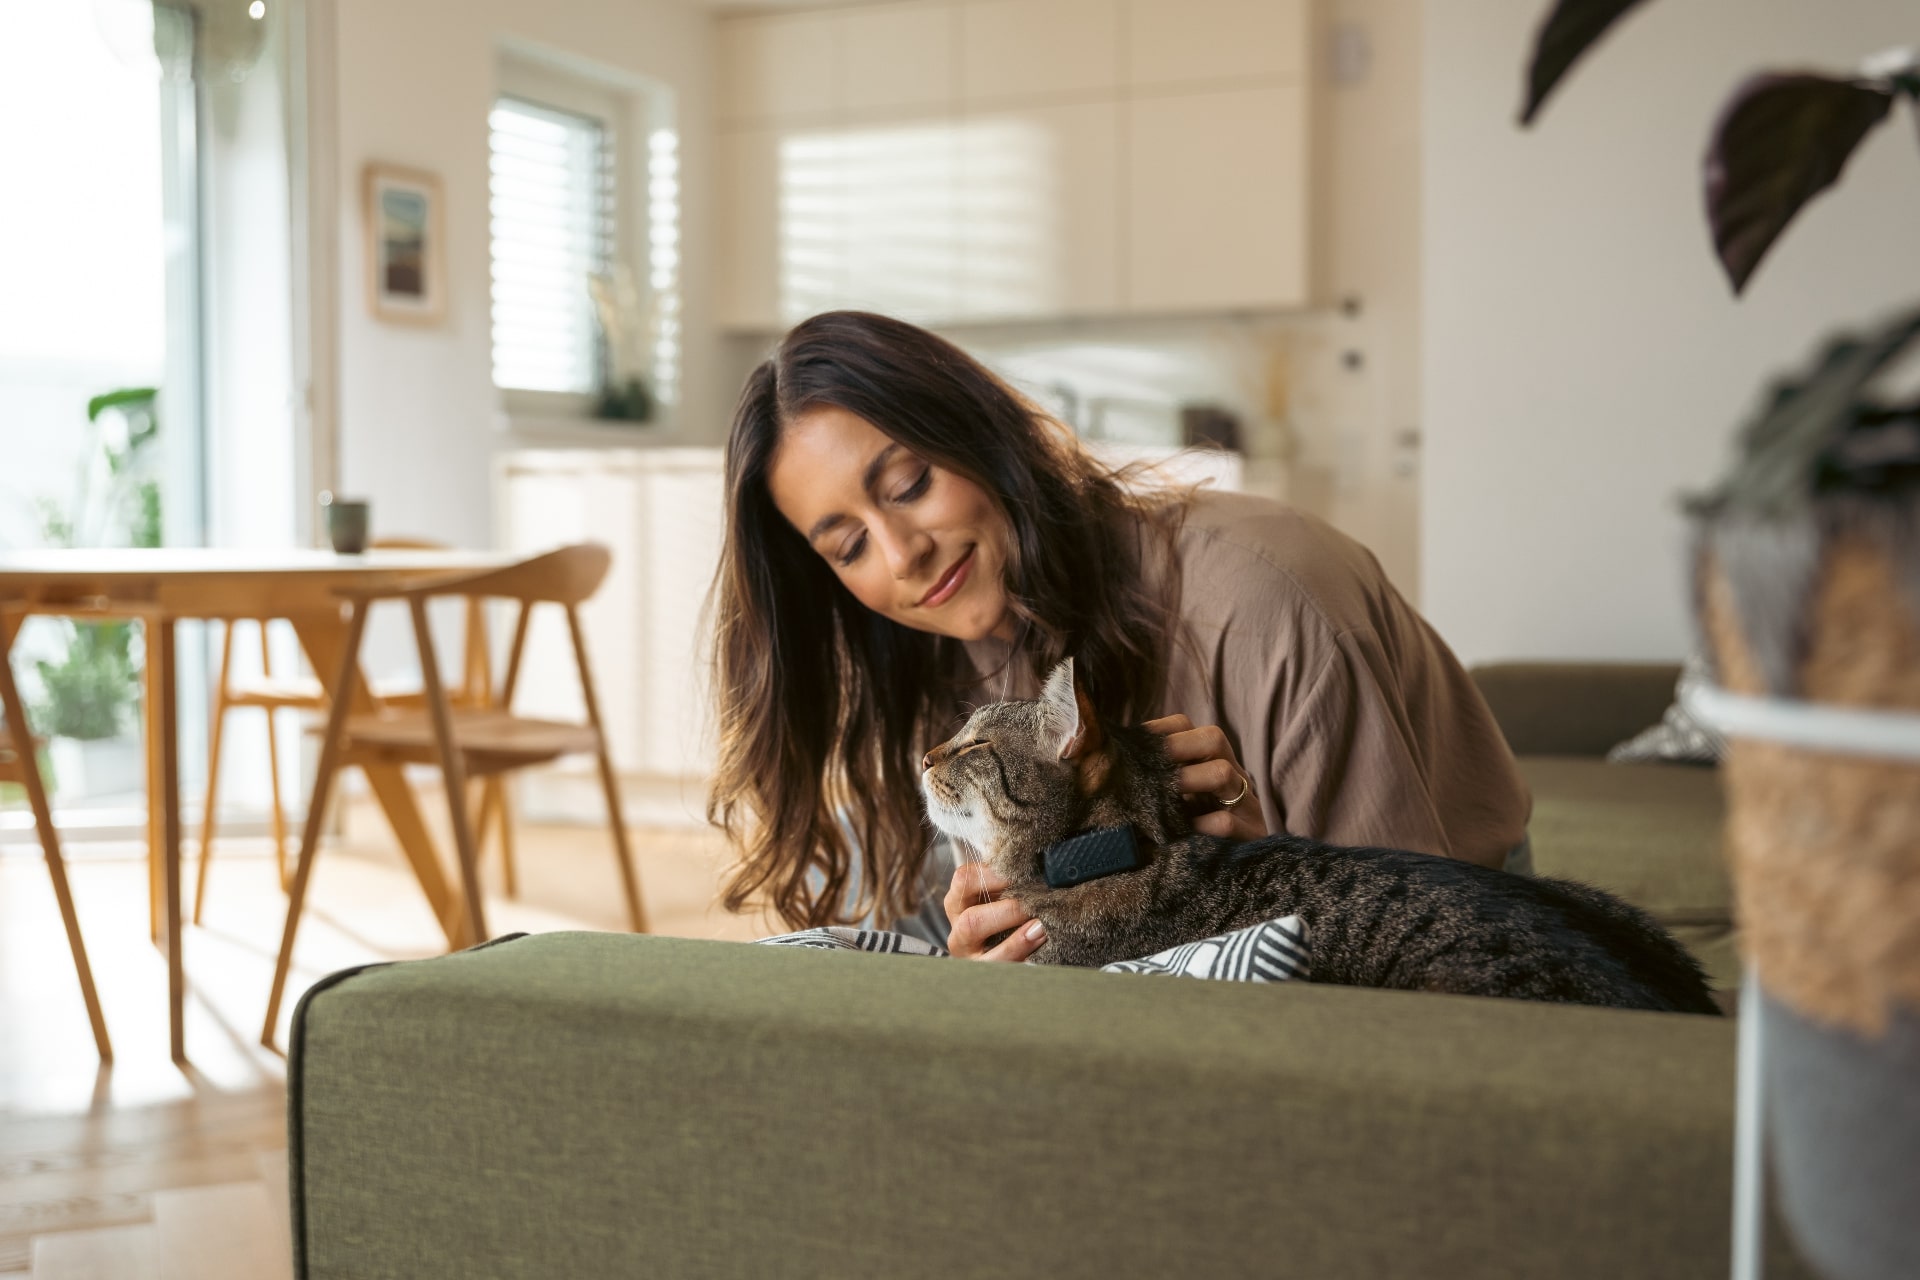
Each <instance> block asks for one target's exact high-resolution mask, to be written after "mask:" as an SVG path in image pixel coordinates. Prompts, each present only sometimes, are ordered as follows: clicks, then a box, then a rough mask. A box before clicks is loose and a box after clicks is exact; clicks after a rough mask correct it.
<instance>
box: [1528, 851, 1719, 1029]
mask: <svg viewBox="0 0 1920 1280" xmlns="http://www.w3.org/2000/svg"><path fill="white" fill-rule="evenodd" d="M1534 883H1535V884H1537V885H1539V886H1540V887H1541V888H1542V889H1545V890H1547V891H1548V892H1549V893H1550V894H1552V895H1553V896H1555V897H1559V898H1561V899H1562V900H1563V901H1565V900H1568V899H1571V900H1572V902H1573V903H1576V904H1578V905H1579V906H1580V907H1583V908H1585V909H1586V911H1589V912H1597V913H1598V914H1599V915H1600V916H1601V917H1603V918H1604V920H1605V921H1606V923H1607V924H1608V925H1610V926H1612V927H1613V928H1614V929H1615V930H1617V931H1619V932H1622V933H1625V934H1627V935H1628V937H1629V940H1630V942H1631V943H1632V945H1630V946H1626V947H1620V948H1610V949H1611V950H1613V951H1614V952H1615V954H1616V955H1618V956H1619V957H1620V958H1621V959H1622V960H1623V961H1624V962H1625V963H1626V966H1627V969H1628V972H1629V973H1630V974H1631V975H1632V976H1633V978H1634V979H1635V980H1636V981H1638V982H1639V983H1641V984H1642V985H1643V986H1645V987H1647V988H1648V989H1650V990H1651V991H1653V992H1654V993H1655V994H1656V995H1658V996H1659V997H1660V998H1661V999H1663V1000H1665V1001H1667V1002H1668V1004H1670V1005H1671V1006H1672V1008H1673V1009H1674V1011H1675V1012H1677V1013H1705V1014H1712V1015H1714V1016H1716V1017H1718V1016H1720V1015H1721V1010H1720V1006H1719V1004H1718V1003H1716V1002H1715V1001H1714V998H1713V990H1712V988H1711V987H1709V986H1708V985H1707V975H1706V971H1705V970H1704V969H1702V968H1701V967H1700V962H1699V961H1698V960H1696V959H1694V956H1693V953H1692V952H1691V951H1688V950H1687V949H1686V947H1685V946H1683V945H1681V943H1680V941H1679V939H1677V938H1675V937H1674V936H1673V935H1672V934H1670V933H1668V932H1667V931H1666V930H1665V929H1664V928H1662V927H1661V926H1660V924H1659V922H1658V921H1656V920H1655V919H1654V918H1653V917H1652V916H1650V915H1648V914H1647V913H1646V912H1645V911H1642V910H1641V909H1640V908H1639V907H1636V906H1634V905H1633V904H1632V903H1630V902H1626V901H1624V900H1622V899H1620V898H1617V897H1615V896H1614V895H1613V894H1610V893H1607V892H1606V891H1605V890H1602V889H1596V888H1594V887H1593V886H1592V885H1588V884H1581V883H1580V882H1579V881H1577V880H1559V879H1555V878H1553V877H1551V876H1540V877H1538V878H1537V879H1536V880H1535V881H1534Z"/></svg>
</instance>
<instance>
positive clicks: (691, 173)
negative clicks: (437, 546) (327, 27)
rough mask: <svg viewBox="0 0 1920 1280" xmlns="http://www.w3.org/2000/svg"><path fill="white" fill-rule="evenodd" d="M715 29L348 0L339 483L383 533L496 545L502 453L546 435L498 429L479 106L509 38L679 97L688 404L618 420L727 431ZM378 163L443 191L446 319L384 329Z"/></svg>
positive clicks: (536, 3) (469, 5)
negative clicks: (717, 364)
mask: <svg viewBox="0 0 1920 1280" xmlns="http://www.w3.org/2000/svg"><path fill="white" fill-rule="evenodd" d="M710 30H711V20H710V18H709V16H708V13H707V11H706V9H704V8H703V7H701V6H700V5H699V4H697V3H694V2H693V0H615V2H610V0H406V2H404V3H402V2H400V0H339V2H338V5H337V41H338V45H337V47H338V60H337V74H338V79H339V134H338V144H339V175H340V193H339V194H340V204H339V209H340V277H339V278H340V291H341V293H340V312H341V319H340V429H339V473H340V485H339V487H340V488H341V489H342V490H343V491H347V492H351V493H353V494H354V495H356V496H364V497H366V498H369V499H371V501H372V503H373V525H374V530H375V533H376V536H378V535H379V534H382V533H386V534H415V535H426V536H431V537H436V538H441V539H444V540H447V541H451V542H456V543H459V544H462V545H468V546H485V545H490V544H491V542H492V540H493V528H494V526H493V519H492V512H491V508H492V457H493V455H494V453H496V452H497V451H499V450H502V449H508V448H515V447H521V446H524V445H526V444H529V443H554V441H553V440H552V439H551V438H548V439H545V440H541V439H529V438H528V437H526V436H524V435H516V434H514V433H510V432H508V431H504V430H501V429H500V428H499V426H498V425H497V424H498V419H499V410H500V406H499V398H498V394H497V393H496V391H495V390H494V387H493V378H492V349H491V339H490V335H489V332H488V216H487V112H488V108H489V107H490V106H491V105H492V101H493V95H494V87H495V73H496V59H497V57H498V52H499V46H500V42H502V41H503V40H510V41H515V42H520V43H523V44H527V45H532V46H537V47H539V48H541V49H543V50H547V51H550V52H552V53H555V54H558V55H561V56H571V57H574V58H579V59H584V60H586V61H589V62H591V63H593V64H596V65H597V66H599V67H603V68H606V69H608V70H611V71H614V72H618V73H624V74H630V75H640V76H647V77H651V78H652V79H655V80H658V81H661V82H663V83H665V84H667V85H669V86H671V87H672V88H673V90H674V91H675V95H676V99H677V102H676V108H677V121H678V126H679V129H680V135H681V140H682V141H681V147H682V159H681V175H682V179H681V190H682V207H681V235H682V244H683V265H682V269H681V271H682V276H681V278H682V289H683V291H684V296H685V298H686V303H685V312H684V315H685V327H684V330H683V332H684V333H685V341H686V347H685V351H684V361H683V365H682V369H683V374H682V378H683V382H682V387H683V391H682V399H681V403H680V405H679V406H678V407H677V411H676V413H675V416H674V418H673V421H672V424H671V425H670V426H668V427H654V428H650V429H647V430H646V431H644V432H633V431H623V432H622V433H621V434H620V439H621V440H622V441H624V442H626V443H638V442H640V441H642V440H645V441H648V442H653V441H661V442H668V441H672V440H675V439H681V438H694V439H701V440H706V439H712V438H714V437H715V436H716V435H717V433H718V431H719V429H720V428H719V427H718V426H717V425H716V422H715V416H714V415H715V409H714V394H713V388H712V387H711V385H710V383H711V379H712V376H713V375H712V364H713V344H714V340H713V337H712V329H711V324H710V321H709V318H708V309H707V307H706V305H705V298H706V297H707V295H708V293H709V292H710V288H709V286H708V283H707V281H708V264H707V255H708V253H709V249H708V243H707V234H706V228H707V224H708V222H709V220H710V219H709V217H708V206H707V190H708V168H709V166H708V162H707V157H708V149H707V140H708V138H709V137H710V135H711V131H712V130H711V124H710V97H711V90H710V81H711V78H712V71H711V64H712V55H711V52H710V46H711V35H710ZM375 160H378V161H385V162H389V163H393V164H400V165H407V166H411V167H416V168H421V169H427V170H430V171H432V172H434V173H437V174H438V175H439V176H440V179H441V182H442V184H443V186H444V191H445V198H446V206H445V214H446V264H447V273H448V278H449V297H448V304H449V305H448V315H447V319H446V320H445V321H444V322H443V323H442V324H440V325H438V326H437V327H433V328H424V329H416V328H410V327H406V326H401V325H393V324H386V323H382V322H380V321H377V320H375V319H374V318H373V317H372V315H371V314H370V313H369V311H368V309H367V301H366V285H365V270H366V261H365V257H364V243H363V237H362V231H361V186H360V182H361V171H362V168H363V167H364V166H365V165H366V164H367V163H368V162H369V161H375ZM579 438H592V437H591V435H587V436H585V437H576V438H575V439H576V440H577V439H579ZM301 496H302V498H303V500H307V499H310V495H301Z"/></svg>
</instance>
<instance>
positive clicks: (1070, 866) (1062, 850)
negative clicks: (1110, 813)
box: [1045, 826, 1140, 889]
mask: <svg viewBox="0 0 1920 1280" xmlns="http://www.w3.org/2000/svg"><path fill="white" fill-rule="evenodd" d="M1139 865H1140V843H1139V841H1138V840H1137V839H1135V837H1134V834H1133V828H1132V827H1130V826H1127V827H1100V828H1098V829H1096V830H1093V831H1083V832H1081V833H1080V834H1079V835H1077V836H1068V837H1067V838H1066V839H1065V840H1062V841H1061V842H1060V843H1059V844H1056V845H1052V846H1050V847H1049V848H1048V849H1047V853H1046V861H1045V868H1046V874H1047V887H1048V888H1049V889H1071V888H1072V887H1073V886H1074V885H1077V884H1085V883H1086V882H1087V881H1089V880H1098V879H1099V878H1100V877H1101V876H1111V875H1117V874H1119V873H1120V872H1122V871H1132V870H1133V869H1134V868H1135V867H1138V866H1139Z"/></svg>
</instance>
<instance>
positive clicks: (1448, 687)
mask: <svg viewBox="0 0 1920 1280" xmlns="http://www.w3.org/2000/svg"><path fill="white" fill-rule="evenodd" d="M1176 554H1177V555H1178V557H1179V560H1180V565H1181V592H1180V599H1179V605H1178V608H1177V614H1178V616H1179V619H1180V626H1181V629H1182V634H1181V636H1180V637H1179V640H1178V642H1176V644H1175V645H1174V647H1173V652H1172V653H1171V655H1170V668H1169V672H1168V680H1167V691H1166V699H1165V702H1164V705H1163V706H1162V707H1161V710H1160V714H1162V715H1173V714H1176V713H1177V714H1184V715H1186V716H1187V717H1188V718H1189V719H1191V720H1192V721H1193V723H1194V724H1195V725H1207V724H1217V725H1219V726H1220V727H1221V729H1222V730H1224V731H1225V733H1226V735H1227V740H1228V741H1229V742H1231V743H1232V744H1233V749H1234V752H1235V754H1236V755H1238V756H1239V758H1240V764H1241V766H1242V767H1243V768H1245V769H1246V771H1247V772H1248V773H1249V774H1250V775H1251V776H1252V778H1253V789H1254V794H1255V795H1256V796H1258V797H1259V800H1260V807H1261V810H1262V812H1263V813H1264V814H1265V817H1266V822H1267V829H1268V830H1269V831H1287V832H1291V833H1292V834H1294V835H1301V836H1307V837H1310V838H1312V839H1315V840H1322V841H1325V842H1326V843H1329V844H1341V845H1381V846H1386V847H1390V848H1397V849H1413V850H1417V851H1419V852H1422V853H1436V854H1441V855H1445V856H1448V857H1455V858H1463V859H1466V860H1468V861H1471V862H1477V863H1480V864H1482V865H1483V866H1489V867H1498V866H1500V865H1501V863H1502V862H1503V861H1504V859H1505V857H1506V855H1507V853H1508V852H1509V851H1510V850H1511V849H1513V847H1514V846H1515V845H1517V844H1519V843H1520V840H1521V838H1522V837H1523V836H1524V835H1525V834H1526V828H1527V817H1528V814H1529V812H1530V810H1531V808H1532V799H1531V797H1530V796H1529V795H1528V793H1527V787H1526V783H1525V782H1523V781H1522V780H1521V778H1520V774H1519V771H1518V769H1517V768H1516V767H1515V765H1514V761H1513V754H1512V752H1510V751H1509V750H1508V748H1507V744H1506V739H1505V738H1503V737H1502V736H1501V733H1500V729H1499V726H1498V725H1496V724H1495V723H1494V719H1493V714H1492V712H1491V711H1489V710H1488V708H1487V704H1486V701H1485V700H1484V699H1483V698H1482V697H1481V696H1480V692H1479V690H1478V689H1477V688H1476V687H1475V686H1474V683H1473V681H1472V679H1471V678H1470V677H1469V676H1468V675H1467V673H1466V671H1465V670H1464V669H1463V668H1462V667H1461V665H1460V662H1459V660H1458V659H1456V658H1455V657H1454V656H1453V653H1452V651H1450V650H1449V649H1448V648H1447V646H1446V645H1445V643H1444V642H1442V641H1441V639H1440V637H1439V636H1438V635H1437V634H1435V633H1434V630H1433V628H1432V627H1430V626H1428V625H1427V623H1426V620H1425V619H1423V618H1422V617H1421V616H1420V615H1419V614H1418V613H1416V612H1415V611H1414V610H1413V607H1412V606H1411V605H1409V604H1408V603H1407V602H1406V601H1405V600H1404V599H1403V598H1402V597H1401V595H1400V593H1399V592H1398V591H1396V590H1395V589H1394V587H1393V584H1392V583H1390V582H1388V581H1387V577H1386V575H1385V574H1384V573H1383V572H1382V571H1381V569H1380V564H1379V562H1378V561H1377V560H1375V559H1374V557H1373V554H1372V553H1371V552H1369V551H1368V550H1367V549H1366V548H1365V547H1363V546H1361V545H1360V544H1359V543H1357V542H1355V541H1354V540H1353V539H1351V538H1349V537H1347V536H1346V535H1345V534H1343V533H1340V532H1339V531H1338V530H1336V529H1334V528H1332V527H1331V526H1329V525H1327V524H1326V523H1324V522H1322V521H1320V520H1317V519H1315V518H1314V517H1312V516H1310V515H1307V514H1305V513H1304V512H1300V511H1295V510H1293V509H1291V508H1289V507H1285V506H1281V505H1279V504H1277V503H1274V502H1270V501H1267V500H1266V499H1263V498H1256V497H1252V496H1250V495H1246V494H1236V493H1215V492H1202V493H1201V494H1200V495H1199V496H1198V497H1197V498H1196V499H1195V500H1194V503H1193V505H1192V507H1191V509H1190V510H1189V512H1188V514H1187V518H1186V522H1185V526H1184V527H1183V529H1182V530H1181V533H1180V535H1179V540H1178V543H1177V547H1176ZM1149 573H1150V574H1151V573H1152V569H1151V567H1150V568H1149ZM967 653H968V657H969V658H970V659H971V660H972V661H973V664H974V667H975V669H976V670H978V671H980V672H982V673H993V674H992V675H991V676H990V677H988V676H985V675H984V674H983V682H982V684H981V686H980V688H979V690H978V693H979V696H980V697H982V698H998V697H1028V698H1030V697H1034V696H1036V693H1037V691H1036V690H1035V688H1034V686H1033V680H1032V678H1031V676H1028V675H1027V674H1026V673H1025V672H1024V671H1018V670H1016V671H1008V670H1007V669H1006V664H1005V660H1006V655H1007V646H1006V644H1005V643H1004V642H1001V641H996V640H985V641H979V642H976V643H973V644H969V645H968V646H967Z"/></svg>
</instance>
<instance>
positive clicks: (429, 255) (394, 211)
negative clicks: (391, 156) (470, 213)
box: [365, 164, 447, 324]
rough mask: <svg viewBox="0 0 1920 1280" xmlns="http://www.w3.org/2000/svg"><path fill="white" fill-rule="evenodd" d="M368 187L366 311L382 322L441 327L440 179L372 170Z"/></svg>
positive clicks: (406, 171) (444, 285)
mask: <svg viewBox="0 0 1920 1280" xmlns="http://www.w3.org/2000/svg"><path fill="white" fill-rule="evenodd" d="M365 182H366V200H367V211H366V218H367V302H368V305H369V306H370V307H371V308H372V310H373V314H374V315H375V316H377V317H379V318H380V319H382V320H397V321H400V322H403V323H409V324H438V323H440V321H441V319H442V318H443V317H444V316H445V315H446V313H447V281H446V267H445V265H444V263H445V260H446V258H445V254H444V253H443V252H442V249H441V243H440V242H441V240H442V239H443V238H444V236H445V232H444V231H442V229H441V228H442V225H443V220H442V217H441V209H440V203H441V195H440V179H439V178H437V177H435V176H434V175H433V174H431V173H423V172H421V171H420V170H418V169H402V168H399V167H397V166H395V165H389V164H370V165H368V166H367V171H366V180H365Z"/></svg>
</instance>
